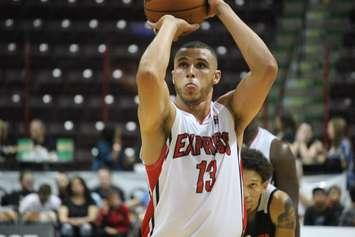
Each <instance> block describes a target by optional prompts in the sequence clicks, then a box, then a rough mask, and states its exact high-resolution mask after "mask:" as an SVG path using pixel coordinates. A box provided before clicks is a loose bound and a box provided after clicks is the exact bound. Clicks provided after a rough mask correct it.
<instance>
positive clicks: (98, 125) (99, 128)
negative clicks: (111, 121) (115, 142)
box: [95, 121, 105, 131]
mask: <svg viewBox="0 0 355 237" xmlns="http://www.w3.org/2000/svg"><path fill="white" fill-rule="evenodd" d="M95 128H96V130H97V131H102V130H104V128H105V124H104V123H103V122H102V121H97V122H96V123H95Z"/></svg>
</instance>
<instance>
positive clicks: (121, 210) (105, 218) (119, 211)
mask: <svg viewBox="0 0 355 237" xmlns="http://www.w3.org/2000/svg"><path fill="white" fill-rule="evenodd" d="M96 225H97V227H98V234H97V235H98V236H101V237H127V235H128V232H129V229H130V219H129V212H128V208H127V207H126V206H125V205H124V204H123V202H122V200H121V199H120V197H119V195H118V193H117V191H116V190H114V189H111V190H110V191H108V192H107V196H106V198H105V201H104V205H102V207H101V209H100V211H99V215H98V218H97V219H96Z"/></svg>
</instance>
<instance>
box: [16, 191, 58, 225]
mask: <svg viewBox="0 0 355 237" xmlns="http://www.w3.org/2000/svg"><path fill="white" fill-rule="evenodd" d="M60 204H61V201H60V199H59V198H58V197H57V196H55V195H53V194H52V190H51V187H50V186H49V185H48V184H42V185H41V186H40V187H39V190H38V192H37V193H31V194H29V195H27V196H26V197H24V198H23V199H22V201H21V202H20V208H19V211H20V213H21V215H22V219H23V220H24V221H25V222H51V223H55V222H56V221H57V214H56V212H57V211H58V209H59V207H60Z"/></svg>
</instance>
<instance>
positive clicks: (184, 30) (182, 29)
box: [147, 15, 200, 41]
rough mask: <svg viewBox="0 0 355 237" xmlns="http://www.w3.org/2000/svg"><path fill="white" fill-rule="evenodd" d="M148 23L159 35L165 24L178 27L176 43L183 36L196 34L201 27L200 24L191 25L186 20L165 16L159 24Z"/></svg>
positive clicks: (175, 37)
mask: <svg viewBox="0 0 355 237" xmlns="http://www.w3.org/2000/svg"><path fill="white" fill-rule="evenodd" d="M147 23H148V25H149V26H150V27H151V28H152V29H153V30H154V32H155V33H157V32H158V31H159V30H160V28H161V27H162V26H163V25H164V24H174V25H175V26H176V33H175V36H174V41H176V40H177V39H178V38H179V37H181V36H184V35H188V34H190V33H192V32H194V31H195V30H197V29H198V28H199V27H200V25H199V24H189V23H188V22H187V21H185V20H184V19H181V18H177V17H174V16H172V15H164V16H163V17H162V18H160V19H159V21H157V22H154V23H153V22H150V21H148V22H147Z"/></svg>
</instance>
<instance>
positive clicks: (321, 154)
mask: <svg viewBox="0 0 355 237" xmlns="http://www.w3.org/2000/svg"><path fill="white" fill-rule="evenodd" d="M291 149H292V151H293V153H294V154H295V156H296V158H299V159H301V160H302V163H303V164H306V165H310V164H322V163H324V161H325V157H326V151H325V149H324V146H323V143H322V142H321V141H319V140H317V139H315V138H314V137H313V131H312V127H311V126H310V125H309V124H308V123H302V124H301V125H300V126H299V127H298V129H297V132H296V138H295V141H294V143H293V144H292V145H291Z"/></svg>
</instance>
